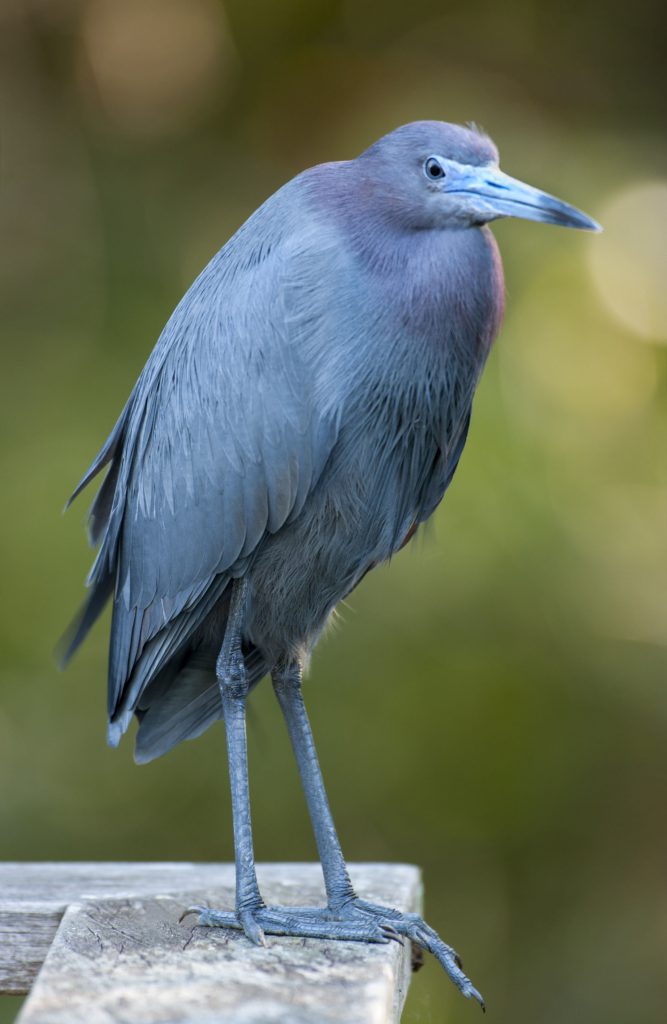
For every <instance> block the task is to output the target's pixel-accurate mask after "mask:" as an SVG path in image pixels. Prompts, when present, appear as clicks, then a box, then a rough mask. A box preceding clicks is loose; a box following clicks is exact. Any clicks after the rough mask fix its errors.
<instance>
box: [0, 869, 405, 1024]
mask: <svg viewBox="0 0 667 1024" xmlns="http://www.w3.org/2000/svg"><path fill="white" fill-rule="evenodd" d="M351 874H352V877H353V880H354V882H355V885H356V887H357V889H358V891H359V892H360V894H362V895H363V896H364V897H366V898H368V899H371V900H374V901H376V902H383V903H388V904H391V905H394V906H397V907H400V908H402V909H406V910H415V909H418V907H419V905H420V899H421V886H420V876H419V872H418V870H417V869H416V868H414V867H411V866H408V865H378V864H375V865H353V866H352V867H351ZM259 877H260V884H261V885H262V888H263V890H264V892H265V894H266V897H267V899H268V900H270V902H272V903H284V904H297V903H301V904H303V903H320V904H321V903H323V902H324V890H323V886H322V880H321V874H320V870H319V866H318V865H314V864H291V865H276V864H272V865H263V866H260V867H259ZM0 893H1V894H2V895H1V896H0V929H3V930H4V934H5V935H7V927H8V925H9V926H11V921H12V920H14V919H15V916H14V918H12V915H16V913H17V912H18V911H20V910H23V911H24V921H23V923H24V925H25V929H24V934H26V935H27V934H28V933H29V930H30V928H29V926H30V924H31V923H33V924H34V923H35V922H36V921H39V922H40V923H41V925H44V927H43V928H42V930H41V933H40V934H41V943H42V944H41V946H39V947H37V946H32V947H30V948H28V947H26V946H25V945H23V946H22V945H21V944H20V943H19V944H18V945H17V946H16V952H15V953H14V954H13V956H7V954H6V949H5V948H4V946H5V944H3V946H2V951H1V952H0V959H2V960H3V961H4V968H3V970H4V974H5V976H7V975H8V973H9V970H10V968H9V962H10V960H11V962H12V963H13V967H14V969H16V967H17V966H18V965H19V961H20V960H21V958H23V959H22V964H23V967H22V969H23V977H25V976H26V974H27V973H28V972H29V970H30V969H31V966H30V965H34V964H35V963H36V960H37V959H38V955H39V949H43V948H44V943H45V941H46V935H47V931H49V932H50V934H51V935H52V933H53V927H54V920H57V919H58V918H59V917H60V916H61V915H62V913H63V908H64V907H67V906H69V909H67V911H66V913H65V914H64V917H63V918H62V923H61V924H60V927H59V929H58V932H57V936H56V938H55V940H54V941H53V943H52V945H51V948H50V951H49V953H48V956H47V958H46V961H45V963H44V967H43V969H42V971H41V973H40V975H39V978H38V980H37V982H36V984H35V986H34V988H33V990H32V993H31V995H30V998H29V999H28V1001H27V1002H26V1004H25V1006H24V1009H23V1012H22V1013H21V1015H20V1018H19V1021H20V1024H79V1022H81V1024H83V1022H85V1024H112V1022H114V1024H115V1022H120V1021H123V1022H128V1024H130V1022H131V1024H158V1022H159V1024H167V1022H169V1024H176V1022H178V1024H186V1022H190V1024H194V1022H196V1024H213V1022H214V1021H215V1022H216V1024H221V1022H224V1024H237V1022H238V1024H260V1022H261V1024H271V1022H278V1021H280V1022H281V1024H283V1022H284V1024H330V1022H333V1021H336V1022H345V1024H348V1022H349V1024H357V1022H358V1024H361V1022H363V1024H369V1022H371V1024H372V1022H377V1024H385V1022H388V1021H398V1019H399V1016H400V1010H401V1007H402V1004H403V1000H404V998H405V993H406V990H407V985H408V981H409V977H410V948H409V944H407V945H406V946H398V945H397V944H396V943H390V944H389V945H387V946H382V945H365V944H362V943H347V942H345V943H332V942H324V941H321V940H314V939H308V940H303V939H289V938H277V937H269V938H268V939H267V942H268V946H267V948H266V949H262V948H257V947H253V946H252V945H251V944H250V943H248V942H247V941H246V940H245V938H244V937H243V936H242V935H240V934H237V933H235V932H228V931H222V930H217V929H203V928H193V927H192V923H191V919H189V921H187V922H184V923H183V924H182V925H181V924H179V923H178V918H179V915H180V913H181V912H182V910H183V908H184V907H185V906H187V905H188V904H190V903H191V902H192V901H195V902H204V903H208V904H210V905H212V906H227V907H230V906H231V905H232V903H233V894H234V873H233V867H232V866H231V865H211V864H207V865H193V864H182V865H175V864H161V865H158V864H146V865H141V864H127V865H107V864H92V865H5V866H4V867H0ZM26 954H29V955H26Z"/></svg>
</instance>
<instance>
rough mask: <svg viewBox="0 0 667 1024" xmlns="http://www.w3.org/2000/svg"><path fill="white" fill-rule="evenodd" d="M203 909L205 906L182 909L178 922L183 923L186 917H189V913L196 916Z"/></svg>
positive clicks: (201, 912)
mask: <svg viewBox="0 0 667 1024" xmlns="http://www.w3.org/2000/svg"><path fill="white" fill-rule="evenodd" d="M205 910H206V907H188V909H187V910H184V911H183V913H182V914H181V916H180V917H179V919H178V923H179V924H183V922H184V921H185V919H186V917H189V916H190V914H196V915H197V916H199V915H200V914H203V913H204V911H205Z"/></svg>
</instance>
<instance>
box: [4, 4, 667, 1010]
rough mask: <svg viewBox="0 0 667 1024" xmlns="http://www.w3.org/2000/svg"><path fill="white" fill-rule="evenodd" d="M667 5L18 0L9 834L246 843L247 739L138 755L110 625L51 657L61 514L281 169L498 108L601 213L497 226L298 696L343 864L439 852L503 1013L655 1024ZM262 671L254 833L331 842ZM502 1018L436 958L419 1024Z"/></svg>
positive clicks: (218, 736) (8, 442) (8, 487)
mask: <svg viewBox="0 0 667 1024" xmlns="http://www.w3.org/2000/svg"><path fill="white" fill-rule="evenodd" d="M663 8H664V5H663V4H660V3H657V2H651V0H648V2H647V0H638V2H637V0H636V2H633V3H632V4H621V3H616V4H615V3H611V4H609V3H608V4H601V3H596V4H595V3H588V2H585V0H584V2H583V3H581V2H580V3H576V4H574V3H568V2H565V3H561V4H558V5H555V4H549V3H547V2H546V0H544V2H539V0H520V2H516V3H505V4H499V3H497V2H492V0H468V2H467V3H465V4H462V3H452V4H447V3H436V2H419V0H414V2H412V3H409V4H406V3H404V2H402V0H385V2H383V3H354V2H352V0H347V2H344V0H322V2H319V0H318V2H316V0H280V2H277V0H276V2H272V3H270V2H268V0H262V2H242V0H234V2H227V3H224V4H222V3H218V2H216V0H90V2H87V3H78V2H75V0H23V2H18V0H16V2H11V0H4V3H3V4H2V8H1V10H0V47H1V48H2V60H1V62H0V85H1V87H0V103H1V107H2V148H1V153H0V218H1V221H2V236H3V246H2V271H1V278H0V280H1V282H2V291H3V310H4V311H3V315H2V329H3V335H4V338H3V350H2V392H3V397H2V402H1V404H0V417H1V418H2V431H1V437H0V459H1V474H2V486H1V500H2V509H3V513H2V532H1V536H0V544H1V546H2V547H1V553H0V558H1V564H2V576H3V588H2V598H1V600H0V645H1V650H2V669H1V671H2V701H1V704H0V776H1V778H2V790H1V793H0V799H1V802H2V806H1V818H0V857H2V858H5V859H7V858H9V859H29V860H38V859H109V860H118V859H144V858H145V859H150V860H153V859H160V860H166V859H179V858H183V859H194V860H198V859H206V860H217V859H230V858H231V857H232V838H231V824H230V813H229V799H228V794H227V778H226V767H225V753H224V735H223V730H222V728H221V727H216V728H214V729H212V730H210V732H209V733H208V734H207V735H206V736H205V737H204V738H202V739H200V740H198V741H197V742H196V743H187V744H183V745H181V747H179V748H178V749H177V750H176V751H175V752H174V753H172V754H170V755H168V756H167V757H166V758H164V759H163V760H161V761H159V762H157V763H154V764H151V765H149V766H147V767H144V768H137V767H135V766H134V764H133V762H132V750H131V747H132V744H131V742H125V743H124V744H123V745H122V747H121V749H120V750H119V751H115V752H114V751H111V750H109V749H108V748H107V747H106V746H105V740H104V731H105V720H104V707H105V657H106V642H107V628H106V623H105V624H104V625H103V626H101V627H99V628H97V629H96V631H95V633H94V635H93V636H92V638H91V640H90V642H89V643H88V644H87V645H86V647H85V648H84V650H83V651H82V652H81V654H80V656H79V657H78V658H77V660H76V661H75V662H74V664H73V665H72V666H71V669H70V670H68V672H67V674H66V675H65V676H60V675H58V673H57V671H56V669H55V668H54V663H53V658H52V650H53V647H54V644H55V641H56V639H57V637H58V636H59V634H60V632H61V631H62V629H63V627H64V626H65V625H66V623H67V622H68V620H69V618H70V616H71V615H72V613H73V612H74V610H75V609H76V608H77V606H78V605H79V603H80V601H81V599H82V580H83V578H84V575H85V573H86V571H87V568H88V565H89V562H90V557H91V556H90V552H89V551H88V550H87V548H86V545H85V541H84V535H83V529H82V526H83V521H84V517H85V507H86V499H85V498H84V499H83V502H81V501H79V502H78V503H77V504H76V505H75V506H74V508H73V509H72V510H71V511H70V513H69V514H68V516H67V517H66V518H65V519H62V518H61V516H60V510H61V508H62V506H63V504H64V501H65V499H66V497H67V495H68V493H69V492H70V490H71V488H72V485H73V484H74V483H75V482H76V481H77V479H78V478H79V476H80V475H81V472H82V470H83V469H84V467H85V466H86V465H87V464H88V462H89V461H90V459H91V457H92V455H93V454H94V453H95V451H96V450H97V448H98V447H99V445H100V443H101V442H102V441H103V439H104V438H105V436H106V434H107V432H108V431H109V429H110V427H111V426H112V424H113V422H114V420H115V418H116V415H117V414H118V412H119V411H120V409H121V407H122V405H123V403H124V401H125V398H126V396H127V394H128V392H129V390H130V388H131V386H132V384H133V383H134V380H135V379H136V376H137V374H138V372H139V370H140V369H141V367H142V365H143V363H144V360H145V359H146V356H147V355H148V352H149V351H150V349H151V347H152V345H153V343H154V341H155V339H156V337H157V335H158V333H159V331H160V329H161V327H162V325H163V323H164V321H165V320H166V319H167V317H168V315H169V313H170V312H171V310H172V308H173V307H174V305H175V303H176V302H177V300H178V298H179V297H180V295H181V294H182V292H183V291H184V290H185V288H186V286H187V285H188V284H189V283H190V281H191V280H192V279H193V277H194V276H195V275H196V274H197V272H198V271H199V270H200V269H201V267H202V266H203V265H204V264H205V263H206V262H207V260H208V259H209V258H210V256H211V255H212V254H213V253H214V252H215V250H216V249H217V248H218V247H219V246H220V245H221V244H222V243H223V242H224V241H225V240H226V238H227V237H228V236H229V235H230V234H231V233H232V232H233V231H234V230H235V228H236V227H237V226H238V225H239V224H240V223H241V222H242V221H243V220H244V219H245V218H246V217H247V216H248V214H249V213H250V212H251V211H252V210H253V209H254V208H255V207H256V206H257V205H258V204H259V203H260V202H261V201H262V200H263V199H264V198H265V197H266V196H267V195H268V194H269V193H271V192H272V191H273V190H274V189H276V188H277V187H278V186H279V185H280V184H281V183H283V182H284V181H285V180H286V179H287V178H289V177H291V176H292V175H293V174H295V173H296V172H298V171H299V170H300V169H302V168H303V167H304V166H307V165H309V164H312V163H317V162H320V161H322V160H330V159H338V158H346V157H351V156H354V155H356V154H357V153H358V152H360V151H361V150H362V149H364V148H365V147H366V146H367V145H368V144H369V143H370V142H371V141H372V140H374V139H375V138H377V137H378V136H379V135H381V134H383V133H384V132H386V131H388V130H390V129H391V128H393V127H395V126H396V125H398V124H400V123H402V122H404V121H408V120H412V119H418V118H442V119H445V120H454V121H466V120H474V121H476V122H478V123H480V124H482V125H483V126H484V127H485V128H486V129H487V130H488V131H489V132H490V134H491V135H492V136H493V137H494V139H495V140H496V142H497V143H498V145H499V147H500V151H501V156H502V163H503V167H504V169H505V170H506V171H508V172H509V173H511V174H514V175H516V176H518V177H521V178H524V179H525V180H527V181H530V182H531V183H533V184H535V185H538V186H541V187H543V188H545V189H547V190H549V191H553V192H555V193H556V194H558V195H560V196H562V197H563V198H565V199H567V200H569V201H571V202H573V203H575V204H576V205H578V206H581V207H582V208H583V209H585V210H586V211H587V212H588V213H590V214H592V215H593V216H594V217H596V218H597V219H598V220H600V221H601V222H602V223H603V224H604V225H605V228H606V230H605V233H604V234H603V235H601V236H595V237H589V236H584V235H581V234H576V233H574V232H565V231H560V230H558V229H555V228H547V227H544V226H538V225H535V224H527V223H520V222H513V221H506V222H503V223H501V224H499V225H497V227H496V229H495V230H496V236H497V238H498V239H499V242H500V244H501V249H502V252H503V255H504V260H505V269H506V277H507V288H508V308H507V317H506V322H505V327H504V330H503V333H502V335H501V338H500V340H499V342H498V344H497V346H496V349H495V351H494V352H493V354H492V356H491V358H490V361H489V365H488V369H487V371H486V375H485V377H484V379H483V382H482V385H481V387H480V391H479V394H478V397H477V401H476V408H475V415H474V417H473V427H472V431H471V435H470V439H469V442H468V446H467V450H466V453H465V456H464V458H463V460H462V463H461V466H460V468H459V471H458V473H457V476H456V480H455V482H454V485H453V487H452V489H451V491H450V493H449V494H448V497H447V500H446V501H445V503H444V505H443V507H442V508H441V509H440V510H439V512H438V514H437V516H436V517H435V524H434V527H433V528H431V529H430V530H428V531H427V534H426V536H425V537H424V538H422V539H421V540H419V541H417V542H416V543H414V544H413V545H411V546H410V548H409V549H407V550H406V551H404V552H402V553H401V554H400V556H398V557H397V558H396V559H395V560H394V562H393V564H392V565H391V566H390V567H388V568H383V569H380V570H377V571H376V572H375V573H373V574H371V575H370V576H369V577H367V578H366V579H365V581H364V583H363V585H362V586H361V587H360V588H359V589H358V591H357V592H355V593H354V594H353V595H352V597H351V598H350V599H349V601H348V602H347V605H346V607H345V608H344V609H343V610H342V616H341V618H342V620H343V622H342V625H341V627H340V628H339V629H338V630H336V631H335V634H334V635H332V636H330V637H328V638H327V639H326V640H325V641H324V642H323V643H322V644H321V646H320V648H319V649H318V651H317V653H316V656H315V659H314V665H313V670H312V680H311V681H310V682H309V683H308V685H307V699H308V700H309V706H310V710H311V714H312V719H313V725H314V728H315V732H316V737H317V738H318V743H319V749H320V752H321V759H322V762H323V768H324V772H325V777H326V779H327V781H328V786H329V790H330V796H331V801H332V804H333V808H334V813H335V816H336V819H337V823H338V826H339V830H340V834H341V839H342V842H343V846H344V848H345V850H346V853H347V855H348V857H349V858H350V859H352V860H383V859H386V860H406V861H416V862H417V863H420V864H421V865H423V867H424V872H425V878H426V906H427V915H428V918H429V920H430V922H431V923H432V924H433V925H434V926H435V927H437V928H438V929H440V930H441V931H442V933H443V935H444V936H445V937H446V939H447V940H448V941H450V942H452V943H453V944H455V945H456V947H457V948H458V949H459V950H460V951H461V952H462V953H463V955H464V959H465V962H466V967H467V968H468V969H469V971H470V974H471V976H472V977H473V979H474V981H475V983H476V984H477V985H478V986H479V987H480V988H481V989H482V991H483V992H484V994H485V996H486V998H487V1001H488V1004H489V1008H490V1012H491V1019H492V1020H493V1021H495V1022H496V1024H510V1022H511V1024H523V1022H533V1021H540V1022H541V1024H562V1022H563V1021H565V1020H567V1021H579V1020H580V1021H586V1022H587V1024H595V1022H598V1021H599V1022H602V1021H604V1022H605V1024H615V1022H618V1024H628V1022H630V1021H631V1022H632V1024H643V1022H646V1024H649V1022H651V1024H653V1022H656V1021H659V1020H662V1019H664V1018H663V1013H664V998H665V996H666V995H667V982H666V977H667V971H666V967H665V955H666V949H667V945H666V940H667V905H666V904H667V896H666V892H665V881H666V880H665V874H666V867H667V841H666V840H667V834H666V833H667V828H666V823H665V794H666V783H667V778H666V771H665V719H666V717H667V689H666V686H665V682H666V678H665V669H666V667H667V666H666V663H667V658H666V656H665V644H666V642H667V621H666V618H665V598H666V596H667V579H666V570H667V546H666V530H665V525H666V512H667V472H666V467H667V443H666V437H667V433H666V422H665V420H666V403H665V392H666V387H665V382H666V376H667V375H666V369H667V358H666V355H667V353H666V350H665V348H664V347H663V346H664V343H665V341H666V340H667V298H666V296H667V287H666V285H667V259H666V249H665V224H666V223H667V142H666V139H665V135H664V121H663V120H662V118H663V117H664V96H665V84H666V83H665V77H664V38H665V32H664V25H663V24H662V23H661V18H662V14H663ZM269 689H270V688H269V687H267V686H264V687H262V688H260V691H259V692H258V693H257V694H256V699H255V698H254V699H253V704H254V708H253V713H252V721H251V725H250V731H251V737H250V743H251V759H252V760H251V776H252V786H253V802H254V803H253V810H254V816H255V829H256V849H257V853H258V856H259V858H260V859H263V860H279V859H311V858H313V857H314V852H315V851H314V844H313V841H312V839H311V833H310V829H309V825H308V822H307V818H306V814H305V809H304V806H303V801H302V797H301V793H300V790H299V787H298V783H297V778H296V772H295V769H294V767H293V764H292V760H291V756H290V754H289V752H288V745H287V741H286V738H285V735H284V730H283V727H282V724H281V722H280V720H279V717H278V714H277V713H276V709H275V707H274V702H273V700H272V695H271V693H270V692H269ZM661 997H662V1002H661ZM17 1006H18V1001H17V1000H11V999H8V998H5V999H4V1000H0V1020H1V1021H3V1022H5V1021H9V1020H12V1019H13V1016H14V1014H15V1013H16V1010H17ZM476 1012H477V1011H476V1010H475V1009H474V1008H473V1007H471V1006H470V1005H469V1004H467V1003H465V1002H464V1001H463V1000H462V999H460V997H458V996H457V994H456V993H455V992H454V990H453V989H452V987H451V985H450V984H449V983H448V981H447V980H446V978H445V976H444V974H443V973H442V972H441V971H440V970H439V969H438V967H437V965H436V964H435V963H433V962H427V964H426V966H425V968H424V970H423V971H422V972H421V973H420V974H419V975H418V976H417V977H416V978H415V981H414V984H413V986H412V990H411V994H410V997H409V1002H408V1007H407V1009H406V1013H405V1021H406V1022H407V1024H415V1022H429V1021H433V1022H440V1021H447V1022H450V1024H458V1022H465V1021H470V1020H473V1019H475V1020H476V1019H477V1017H476V1016H475V1014H476Z"/></svg>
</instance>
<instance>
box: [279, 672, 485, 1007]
mask: <svg viewBox="0 0 667 1024" xmlns="http://www.w3.org/2000/svg"><path fill="white" fill-rule="evenodd" d="M273 686H274V689H275V692H276V696H277V698H278V702H279V704H280V707H281V709H282V712H283V715H284V716H285V721H286V723H287V730H288V732H289V736H290V740H291V741H292V747H293V749H294V755H295V757H296V761H297V765H298V768H299V774H300V775H301V781H302V783H303V789H304V793H305V796H306V803H307V805H308V811H309V814H310V818H311V821H312V823H313V831H314V833H315V841H316V843H317V849H318V852H319V855H320V861H321V863H322V871H323V874H324V886H325V889H326V893H327V901H328V916H329V919H330V920H329V929H331V928H332V926H334V925H335V926H339V925H340V924H343V923H344V922H346V921H349V922H350V923H354V922H357V923H359V924H361V923H362V922H364V921H367V922H371V921H374V922H376V923H378V924H379V925H380V927H381V928H382V930H383V932H384V934H385V936H386V937H387V938H395V937H397V936H401V935H404V936H406V937H407V938H409V939H410V940H411V941H412V942H414V943H416V945H418V946H420V947H421V948H422V949H425V950H427V951H428V952H430V953H433V954H434V956H435V957H436V958H437V959H438V960H439V961H440V963H441V964H442V966H443V967H444V968H445V970H446V972H447V974H448V975H449V977H450V978H451V980H452V981H453V982H454V984H455V985H456V987H457V988H458V989H459V990H460V991H461V992H462V993H463V995H464V996H466V997H467V998H468V999H470V998H471V997H473V998H475V999H477V1000H478V1002H479V1003H480V1005H481V1007H482V1009H484V1000H483V999H482V997H481V995H480V993H479V992H478V991H477V989H476V988H475V987H474V985H473V984H472V983H471V982H470V981H469V979H468V978H467V977H466V975H465V974H464V973H463V970H462V968H461V960H460V958H459V956H458V954H457V953H456V952H455V951H454V950H453V949H452V947H451V946H448V945H447V944H446V943H444V942H443V941H442V939H441V938H440V936H439V935H438V934H437V932H435V931H434V930H433V929H432V928H430V927H429V926H428V925H427V924H426V922H425V921H424V920H423V919H422V918H421V917H420V916H419V914H404V913H401V912H400V911H398V910H394V909H392V908H391V907H383V906H379V905H378V904H374V903H368V902H366V901H365V900H360V899H359V898H358V896H357V895H356V893H355V891H354V889H353V887H352V882H351V881H350V876H349V874H348V871H347V867H346V865H345V860H344V858H343V852H342V850H341V846H340V842H339V840H338V835H337V834H336V828H335V826H334V823H333V817H332V815H331V809H330V807H329V801H328V799H327V794H326V790H325V788H324V780H323V778H322V772H321V769H320V765H319V761H318V759H317V752H316V750H315V742H314V740H313V733H312V730H311V728H310V722H309V720H308V714H307V712H306V706H305V704H304V700H303V694H302V692H301V666H300V665H299V664H298V663H296V662H285V663H283V664H280V665H279V666H278V667H277V668H276V669H275V670H274V672H273ZM296 913H297V914H298V913H299V911H298V910H297V911H296ZM303 914H304V911H303V910H301V915H302V916H303ZM319 934H320V935H321V936H322V937H323V938H334V937H335V935H334V934H332V931H331V930H329V931H327V924H326V919H325V920H323V922H322V930H321V931H320V933H319Z"/></svg>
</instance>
